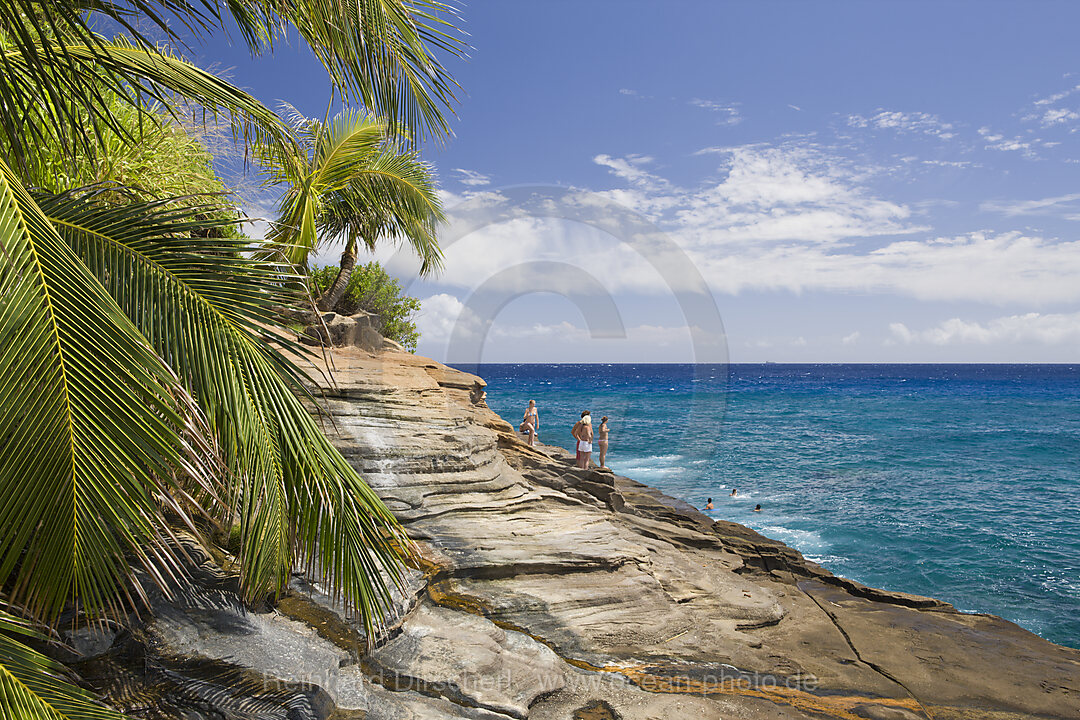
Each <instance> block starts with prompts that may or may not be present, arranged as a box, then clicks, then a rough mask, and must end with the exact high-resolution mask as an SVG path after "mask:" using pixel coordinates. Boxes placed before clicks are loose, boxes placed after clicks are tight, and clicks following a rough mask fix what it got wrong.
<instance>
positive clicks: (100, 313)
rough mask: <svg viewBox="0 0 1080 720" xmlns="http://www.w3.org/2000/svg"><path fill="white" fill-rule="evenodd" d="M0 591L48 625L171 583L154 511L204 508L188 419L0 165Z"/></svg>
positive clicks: (107, 300)
mask: <svg viewBox="0 0 1080 720" xmlns="http://www.w3.org/2000/svg"><path fill="white" fill-rule="evenodd" d="M0 251H2V262H0V407H3V413H2V414H0V497H3V498H4V502H3V503H2V504H0V586H2V587H4V588H5V593H6V594H7V595H8V599H9V601H13V602H15V603H18V604H20V605H22V606H24V607H25V608H26V609H27V610H28V611H29V612H30V613H31V614H33V615H36V616H39V617H55V615H56V614H57V613H58V612H59V611H60V610H61V609H62V607H63V606H64V605H65V604H66V603H67V602H69V601H71V600H72V599H74V598H76V597H77V598H78V599H79V600H80V602H81V603H83V605H84V607H85V608H86V609H87V610H88V611H89V612H91V613H94V612H100V611H102V610H104V609H107V608H110V607H113V606H114V605H115V604H116V598H117V597H118V596H121V595H123V594H124V593H126V592H127V590H126V588H129V587H131V588H133V589H134V590H135V592H136V594H139V593H141V591H142V588H141V586H140V585H139V582H138V581H137V579H135V578H134V577H133V573H132V569H131V567H130V564H129V558H134V559H135V561H136V562H137V563H138V564H139V565H141V566H142V567H143V568H144V569H145V570H146V571H147V572H149V573H150V574H151V577H153V578H154V579H155V580H157V581H159V582H163V581H165V580H166V579H168V577H169V576H171V575H174V574H176V573H178V562H177V561H176V558H175V557H174V553H173V550H172V549H171V547H172V546H171V544H170V543H169V542H168V540H169V538H168V531H167V529H166V528H167V525H166V523H165V521H164V512H165V509H168V510H170V511H173V512H176V513H180V514H181V517H183V516H184V513H185V512H186V511H185V510H184V508H183V506H182V504H181V503H180V502H178V500H177V499H176V498H184V497H187V496H189V491H190V490H191V489H192V487H193V486H192V485H191V483H192V482H194V483H195V485H194V488H195V489H196V491H197V492H201V493H204V494H205V495H206V496H208V497H212V496H214V495H215V494H216V493H215V490H216V485H215V484H214V481H213V477H212V472H211V471H212V468H210V467H209V466H208V464H207V462H206V460H205V459H204V458H205V457H206V452H205V448H204V447H202V446H200V445H199V436H200V434H201V433H202V432H203V430H202V428H201V426H200V425H199V423H198V418H199V415H198V412H197V409H196V408H195V406H194V403H193V402H192V401H191V398H190V397H189V396H188V394H187V392H186V390H185V389H184V388H183V386H182V385H181V384H180V382H179V379H178V378H177V377H176V375H175V374H174V373H173V372H172V371H171V370H170V368H169V367H168V366H166V365H165V364H164V363H163V362H162V361H161V359H160V358H159V357H158V355H157V353H155V351H154V349H153V348H152V347H151V346H150V345H149V344H148V343H147V342H146V340H145V339H144V338H143V336H142V335H141V334H140V333H139V331H138V330H137V329H136V328H135V326H134V325H133V324H132V322H131V321H130V320H129V318H128V316H127V315H125V314H124V312H123V311H122V310H121V308H120V306H119V305H118V304H117V303H116V301H115V300H114V299H113V298H112V297H111V296H110V295H109V294H108V293H106V292H105V290H104V288H102V286H101V284H100V283H99V282H98V281H97V280H96V279H95V278H94V277H93V276H92V275H91V274H90V272H89V271H88V270H87V268H86V266H85V265H84V264H83V263H82V262H80V260H79V258H78V257H77V256H76V255H75V253H73V252H72V249H71V247H69V245H68V244H67V243H65V242H64V240H63V239H62V238H61V237H60V236H59V235H58V234H57V232H56V230H55V229H54V227H53V225H52V224H51V223H50V221H49V220H48V219H47V218H46V217H45V216H44V215H43V214H42V212H41V210H40V209H39V208H38V207H37V205H36V204H35V203H34V201H33V200H32V199H31V198H30V196H29V195H27V193H26V192H25V191H24V190H23V189H22V187H21V185H19V183H18V181H17V180H16V179H15V178H14V176H13V175H12V173H11V171H10V169H9V168H8V167H7V165H5V164H3V162H0Z"/></svg>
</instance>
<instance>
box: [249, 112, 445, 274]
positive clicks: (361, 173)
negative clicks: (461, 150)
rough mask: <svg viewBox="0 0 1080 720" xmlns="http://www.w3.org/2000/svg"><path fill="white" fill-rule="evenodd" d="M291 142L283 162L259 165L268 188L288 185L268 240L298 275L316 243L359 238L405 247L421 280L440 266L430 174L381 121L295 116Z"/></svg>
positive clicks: (438, 214)
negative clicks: (413, 257) (267, 177)
mask: <svg viewBox="0 0 1080 720" xmlns="http://www.w3.org/2000/svg"><path fill="white" fill-rule="evenodd" d="M291 121H292V122H291V124H292V125H293V128H294V136H295V140H294V143H293V144H292V146H291V148H292V150H291V153H290V155H289V156H287V157H286V158H285V159H284V160H279V159H278V158H273V157H271V158H263V165H264V166H265V167H266V168H267V169H268V170H269V174H270V182H272V183H275V182H276V183H282V182H283V183H287V184H288V188H287V190H286V192H285V194H284V195H283V196H282V199H281V202H280V205H279V210H278V221H277V223H276V224H275V226H274V229H273V230H272V231H271V233H270V236H269V238H268V239H269V240H270V241H271V242H272V243H274V244H276V245H277V246H278V247H280V248H281V249H282V251H283V252H284V254H285V256H286V257H287V258H288V259H289V261H290V262H292V263H294V264H296V265H299V266H301V267H303V266H305V265H306V264H307V258H308V256H309V255H310V254H311V253H312V252H313V251H314V250H315V249H317V248H318V247H319V245H320V244H321V243H324V242H328V241H332V240H335V239H337V238H339V237H342V236H346V237H348V238H349V239H350V242H351V241H352V239H354V238H355V237H361V238H362V239H363V241H364V243H365V245H366V246H367V247H369V248H373V247H374V245H375V243H376V241H377V240H379V239H380V238H384V237H385V238H389V239H395V240H405V241H407V242H409V243H410V244H411V245H412V247H413V249H414V250H415V251H416V253H417V255H419V256H420V258H421V260H422V268H421V270H422V272H424V273H427V272H430V271H433V270H436V269H438V268H439V267H440V265H441V262H442V253H441V251H440V249H439V245H438V240H437V236H436V230H437V227H438V224H439V223H440V222H441V221H442V220H443V213H442V207H441V204H440V202H439V199H438V195H437V193H436V188H435V183H434V180H433V171H432V169H431V166H429V165H428V164H427V163H424V162H423V161H421V160H420V158H419V156H418V154H417V153H416V152H415V151H402V150H401V148H400V143H399V142H398V137H399V135H398V134H396V133H395V132H393V130H392V128H393V126H392V125H391V124H390V123H388V122H387V121H385V120H382V119H379V118H377V117H375V116H373V115H369V114H366V113H362V112H355V111H344V112H342V113H340V114H338V115H337V116H335V117H334V118H333V119H331V120H330V121H329V122H328V123H322V122H320V121H318V120H309V119H307V118H304V117H302V116H300V115H299V114H298V113H296V112H295V111H293V112H292V113H291Z"/></svg>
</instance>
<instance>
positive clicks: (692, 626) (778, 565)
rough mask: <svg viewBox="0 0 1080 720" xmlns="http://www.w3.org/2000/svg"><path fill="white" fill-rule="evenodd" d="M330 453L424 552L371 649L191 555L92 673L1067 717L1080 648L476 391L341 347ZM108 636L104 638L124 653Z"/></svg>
mask: <svg viewBox="0 0 1080 720" xmlns="http://www.w3.org/2000/svg"><path fill="white" fill-rule="evenodd" d="M334 364H335V373H334V379H335V381H336V386H334V387H332V388H330V389H329V390H328V399H327V403H328V407H329V410H330V413H331V414H332V416H333V421H334V425H335V427H336V430H335V429H331V428H329V427H328V430H329V432H330V434H331V437H333V438H334V441H335V443H336V444H337V445H338V447H339V448H340V449H341V451H342V452H343V453H344V455H345V456H346V457H347V458H348V459H349V460H350V462H351V463H353V465H354V466H355V467H357V469H358V470H360V471H361V473H362V474H363V475H364V476H365V478H367V479H368V481H369V483H370V484H371V485H372V487H374V488H375V489H376V491H377V492H378V493H379V494H380V496H382V497H383V498H384V500H385V501H386V503H387V504H388V506H389V507H390V508H391V509H392V510H393V511H394V512H395V514H397V516H398V517H399V518H400V520H401V522H402V523H403V525H404V526H405V527H406V528H407V530H408V532H409V534H410V535H411V536H412V537H413V538H414V539H416V541H417V543H418V547H419V551H420V553H421V560H420V561H419V562H418V567H417V568H416V569H412V570H411V571H410V573H409V574H408V575H407V578H406V582H405V585H404V587H403V588H402V589H401V590H400V591H399V592H398V594H397V595H396V596H395V607H394V608H393V610H392V611H391V613H390V616H388V617H387V618H386V620H387V628H388V629H387V632H386V633H385V634H384V635H381V636H380V637H378V638H371V639H369V638H367V637H366V636H365V635H364V633H363V629H362V627H360V626H359V625H358V623H356V622H355V621H354V620H353V619H350V618H348V617H345V616H344V615H342V613H341V612H340V609H339V608H337V607H336V606H335V605H334V603H333V601H332V600H331V599H330V598H328V597H326V596H325V595H323V594H322V593H321V591H320V589H319V587H318V585H317V584H314V583H312V582H311V580H310V579H307V578H303V577H299V576H298V577H297V578H295V580H294V582H293V583H292V585H291V586H290V594H289V596H288V597H286V598H285V599H284V600H282V602H281V603H280V604H279V605H278V607H277V608H275V609H273V610H269V609H264V611H262V612H253V611H249V610H245V609H244V608H243V607H241V606H240V604H239V603H238V601H237V600H236V595H235V593H234V588H232V587H231V585H230V583H231V582H232V580H231V579H230V578H229V577H228V576H227V575H225V574H223V573H222V572H221V571H220V570H219V569H218V568H217V566H216V565H215V564H214V562H213V561H212V560H211V559H210V558H209V556H202V557H201V560H200V565H199V572H198V573H197V574H196V582H195V583H194V584H193V587H192V588H191V591H190V592H189V593H187V594H186V595H184V596H182V597H178V598H171V599H166V598H164V597H157V598H155V602H154V615H153V618H152V619H150V620H149V621H148V622H146V623H145V624H143V625H141V626H138V627H137V629H136V630H134V631H132V632H126V631H125V632H120V633H112V632H111V631H110V633H106V634H104V635H102V634H84V635H79V636H78V638H77V639H78V640H79V643H80V644H79V647H81V648H83V649H85V651H86V653H88V654H87V655H86V656H85V657H84V659H83V661H82V662H81V663H79V664H78V666H79V669H80V671H81V672H82V673H83V675H84V677H85V678H86V679H87V681H88V682H90V683H91V684H92V685H93V686H95V687H96V688H98V689H100V690H103V691H105V692H106V694H107V695H108V696H109V698H110V699H111V700H112V701H113V702H114V703H115V704H116V705H118V706H120V707H122V708H124V709H127V710H130V711H131V712H133V713H134V714H136V715H141V716H144V717H170V718H175V717H181V718H191V719H192V720H201V719H202V718H207V719H209V718H213V719H214V720H218V719H219V718H256V717H258V718H262V717H266V718H282V719H283V720H308V719H309V718H310V719H312V720H324V719H327V718H335V719H337V720H340V719H343V718H353V717H355V718H472V719H478V720H490V719H492V718H536V719H548V718H552V719H554V718H561V719H567V720H569V719H570V718H581V719H582V720H608V719H609V718H624V719H636V718H641V719H645V718H665V720H667V719H671V720H674V719H676V718H777V719H780V718H821V717H827V718H844V719H847V720H856V719H858V718H871V719H875V718H876V719H883V720H891V719H895V720H906V719H910V718H937V719H940V720H946V719H949V718H970V719H975V718H980V719H982V718H989V719H993V720H1006V719H1011V718H1032V717H1040V718H1076V717H1080V652H1078V651H1075V650H1071V649H1068V648H1063V647H1059V646H1056V645H1052V644H1051V643H1048V642H1046V641H1044V640H1042V639H1040V638H1038V637H1037V636H1035V635H1032V634H1031V633H1028V632H1026V631H1024V630H1022V629H1020V628H1019V627H1017V626H1015V625H1013V624H1011V623H1008V622H1006V621H1004V620H1001V619H999V618H995V617H991V616H984V615H967V614H962V613H959V612H957V611H956V610H955V609H953V608H952V607H951V606H949V605H947V604H945V603H941V602H939V601H936V600H933V599H930V598H923V597H919V596H914V595H907V594H904V593H891V592H885V591H880V590H876V589H872V588H867V587H864V586H862V585H859V584H857V583H853V582H850V581H847V580H844V579H842V578H837V577H835V576H833V575H831V574H830V573H828V572H827V571H826V570H824V569H822V568H820V567H819V566H817V565H814V564H813V563H811V562H808V561H806V560H805V559H804V558H802V556H801V555H800V554H799V553H798V552H796V551H794V550H792V549H791V548H788V547H786V546H784V545H783V544H782V543H779V542H776V541H773V540H769V539H767V538H764V537H762V536H760V535H758V534H757V533H755V532H753V531H752V530H749V529H747V528H744V527H742V526H739V525H735V524H733V523H726V522H716V523H714V522H712V521H711V520H710V519H709V518H708V517H706V516H704V515H701V514H700V513H697V512H696V511H695V510H694V509H693V508H690V507H689V506H687V505H685V503H681V502H679V501H677V500H674V499H672V498H668V497H665V496H664V495H663V494H662V493H660V492H658V491H656V490H654V489H652V488H648V487H646V486H644V485H641V484H640V483H636V482H634V481H633V480H630V479H628V478H622V477H618V476H615V475H613V474H612V473H610V472H606V471H598V470H587V471H581V470H576V469H574V468H573V467H572V463H571V462H570V460H569V458H568V457H566V454H565V453H563V452H562V451H560V450H557V449H554V448H547V447H544V446H540V447H538V448H530V447H528V446H527V445H525V444H524V443H523V442H522V441H521V439H520V438H519V436H518V434H517V433H516V432H515V431H514V429H513V428H512V427H510V426H509V425H508V424H507V423H505V422H504V421H502V420H501V419H500V418H498V417H497V416H496V415H494V414H493V413H492V412H491V411H490V410H489V409H488V408H487V407H486V405H485V404H484V402H483V396H484V385H483V382H482V381H481V380H480V379H479V378H476V377H474V376H472V375H468V374H466V373H461V372H458V371H455V370H452V369H450V368H447V367H445V366H442V365H440V364H438V363H434V362H432V361H430V360H426V359H424V358H419V357H415V356H412V355H408V354H404V353H399V352H383V353H382V354H379V355H372V354H369V353H367V352H364V351H362V350H359V349H353V348H345V349H342V350H339V351H335V354H334ZM110 643H111V644H110Z"/></svg>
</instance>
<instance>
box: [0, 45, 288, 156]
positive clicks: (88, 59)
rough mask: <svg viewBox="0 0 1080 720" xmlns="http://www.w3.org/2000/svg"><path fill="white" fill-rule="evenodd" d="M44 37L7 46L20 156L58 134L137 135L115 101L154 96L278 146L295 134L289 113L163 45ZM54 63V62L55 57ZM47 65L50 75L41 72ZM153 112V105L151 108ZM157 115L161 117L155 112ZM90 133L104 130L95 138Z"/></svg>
mask: <svg viewBox="0 0 1080 720" xmlns="http://www.w3.org/2000/svg"><path fill="white" fill-rule="evenodd" d="M60 46H61V44H60V43H56V42H48V41H46V42H38V43H33V44H30V45H28V46H27V47H25V48H20V49H19V51H18V52H15V51H11V50H7V49H4V50H3V52H2V53H0V57H3V67H4V70H5V75H4V77H3V78H2V79H0V131H2V132H3V133H4V136H5V137H4V139H5V141H6V142H7V144H8V145H9V146H10V147H11V148H12V151H13V153H14V154H15V156H16V159H17V160H23V159H25V157H26V156H27V155H28V154H29V151H30V147H31V146H32V145H33V144H35V143H38V144H53V145H55V144H56V143H55V142H54V141H55V140H61V141H63V142H67V143H71V144H79V143H81V144H82V145H81V146H80V147H82V148H86V147H87V143H90V144H92V143H93V142H94V141H100V130H98V128H108V129H110V130H111V131H113V132H114V133H116V134H118V135H120V136H122V137H125V138H127V139H128V140H129V141H131V142H134V141H137V138H134V137H131V134H130V130H129V129H128V128H127V127H125V126H124V125H123V124H122V123H120V122H118V121H117V120H116V119H115V118H114V117H113V116H112V114H111V112H110V108H111V107H113V106H114V105H115V103H116V100H117V99H119V100H121V101H126V102H128V103H130V104H131V105H132V106H135V107H138V108H143V107H144V106H145V104H146V103H147V102H148V101H153V102H154V103H156V104H157V105H159V106H160V107H163V108H166V109H168V110H169V111H170V112H172V113H174V114H175V112H176V111H175V110H174V108H175V107H176V104H177V100H183V101H186V102H188V103H194V104H196V105H198V106H200V107H202V108H203V111H204V112H208V113H211V114H213V115H214V116H215V117H224V118H226V119H227V121H228V123H229V126H230V127H231V128H232V131H233V133H234V135H235V136H236V137H238V138H242V139H243V140H244V141H245V142H247V143H250V144H256V145H259V146H261V147H264V148H268V150H266V152H277V151H279V150H277V148H279V147H280V146H281V145H282V144H283V143H285V142H286V139H287V137H288V132H287V128H286V127H285V125H284V123H282V121H281V119H280V118H278V116H277V115H276V114H275V113H274V112H273V111H271V110H270V109H269V108H267V107H266V106H264V105H263V104H262V103H260V102H259V101H258V100H256V99H255V98H254V97H252V96H251V95H249V94H248V93H246V92H244V91H242V90H239V89H237V88H236V87H234V86H233V85H231V84H230V83H228V82H226V81H224V80H222V79H221V78H219V77H217V76H215V75H213V74H212V73H209V72H207V71H205V70H202V69H201V68H199V67H197V66H195V65H192V64H191V63H189V62H186V61H185V60H183V59H181V58H179V57H176V56H175V55H172V54H170V53H168V52H165V51H164V50H160V49H157V48H140V47H137V46H135V45H133V44H131V43H130V42H128V41H126V40H123V39H118V40H115V41H105V40H102V39H98V40H97V42H95V43H94V44H93V45H77V44H74V43H70V42H69V43H64V44H63V45H62V56H63V63H62V64H59V65H57V63H55V62H53V61H54V60H55V56H57V55H58V54H59V53H60V50H59V49H58V48H59V47H60ZM50 63H52V64H51V65H50ZM43 73H45V74H48V75H49V77H48V78H47V79H46V80H43V79H42V78H41V75H42V74H43ZM146 112H148V113H149V112H151V110H149V109H147V110H146ZM154 120H155V121H156V118H154ZM88 133H96V134H97V137H95V138H91V137H89V136H88Z"/></svg>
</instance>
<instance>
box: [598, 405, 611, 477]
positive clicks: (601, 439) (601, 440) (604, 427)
mask: <svg viewBox="0 0 1080 720" xmlns="http://www.w3.org/2000/svg"><path fill="white" fill-rule="evenodd" d="M607 436H608V424H607V415H605V416H604V417H602V418H600V427H598V428H596V445H597V447H598V448H599V449H600V467H607V465H605V464H604V462H605V460H607V448H608V445H607V444H608V439H607Z"/></svg>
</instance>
